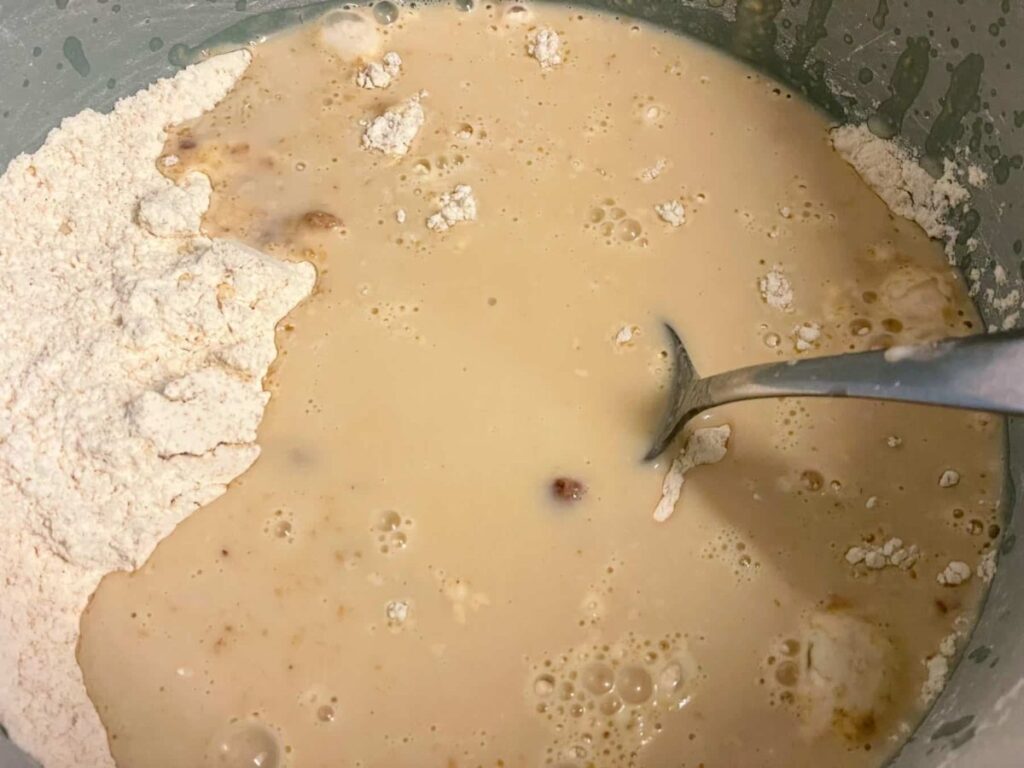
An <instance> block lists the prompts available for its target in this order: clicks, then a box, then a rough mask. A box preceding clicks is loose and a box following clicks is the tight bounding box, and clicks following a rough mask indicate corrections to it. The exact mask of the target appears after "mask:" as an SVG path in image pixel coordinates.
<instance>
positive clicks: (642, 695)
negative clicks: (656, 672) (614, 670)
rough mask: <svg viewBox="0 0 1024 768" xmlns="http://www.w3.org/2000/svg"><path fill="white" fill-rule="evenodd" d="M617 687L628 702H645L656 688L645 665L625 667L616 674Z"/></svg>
mask: <svg viewBox="0 0 1024 768" xmlns="http://www.w3.org/2000/svg"><path fill="white" fill-rule="evenodd" d="M615 688H616V690H617V691H618V693H619V696H621V697H622V700H623V701H624V702H626V703H627V704H643V703H644V702H645V701H647V700H648V699H649V698H651V693H652V692H653V690H654V683H653V682H652V680H651V675H650V674H649V673H648V672H647V670H646V669H644V668H643V667H635V666H632V665H631V666H628V667H623V668H622V669H620V670H619V671H618V674H616V675H615Z"/></svg>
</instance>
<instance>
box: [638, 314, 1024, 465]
mask: <svg viewBox="0 0 1024 768" xmlns="http://www.w3.org/2000/svg"><path fill="white" fill-rule="evenodd" d="M675 341H676V342H677V349H676V357H677V360H679V359H680V355H682V357H683V360H682V362H683V364H684V365H685V366H687V367H688V368H689V365H690V364H689V358H688V357H687V356H686V350H685V348H683V347H682V342H681V341H679V340H678V337H675ZM691 370H692V368H691ZM769 397H856V398H866V399H871V400H896V401H900V402H906V403H925V404H929V405H942V406H946V407H949V408H966V409H969V410H975V411H992V412H996V413H1006V414H1016V415H1021V414H1024V331H1022V330H1017V331H1005V332H1001V333H990V334H983V335H978V336H966V337H963V338H954V339H944V340H942V341H936V342H932V343H929V344H921V345H916V346H906V347H891V348H890V349H887V350H879V351H874V352H859V353H856V354H848V355H834V356H830V357H812V358H806V359H802V360H793V361H789V362H785V363H769V364H767V365H755V366H751V367H749V368H740V369H738V370H735V371H729V372H727V373H720V374H717V375H715V376H708V377H707V378H705V379H698V380H695V381H691V382H690V383H689V384H688V385H683V386H679V387H676V388H675V399H674V401H673V404H672V408H671V410H670V412H669V414H668V415H667V416H666V419H665V421H664V422H663V428H662V430H661V431H660V433H659V435H658V438H657V439H656V440H655V443H654V446H653V447H652V448H651V451H650V452H649V453H648V456H647V458H648V459H651V458H654V457H655V456H657V455H659V454H660V453H661V452H662V451H663V450H664V449H665V447H667V445H668V443H669V442H670V441H671V440H672V438H673V437H674V436H675V435H676V434H677V433H678V432H679V430H680V429H681V428H682V427H683V426H684V425H685V424H686V422H688V421H689V420H690V419H692V418H693V417H694V416H696V415H697V414H698V413H700V412H701V411H705V410H707V409H709V408H714V407H715V406H719V405H725V404H726V403H734V402H737V401H739V400H757V399H761V398H769Z"/></svg>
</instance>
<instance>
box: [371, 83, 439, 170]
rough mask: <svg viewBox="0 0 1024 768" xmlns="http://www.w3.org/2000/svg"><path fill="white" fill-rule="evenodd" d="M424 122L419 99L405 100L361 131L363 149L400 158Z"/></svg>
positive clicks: (424, 118) (415, 97)
mask: <svg viewBox="0 0 1024 768" xmlns="http://www.w3.org/2000/svg"><path fill="white" fill-rule="evenodd" d="M425 120H426V115H425V114H424V112H423V107H422V106H421V105H420V99H419V97H418V96H414V97H412V98H411V99H406V100H405V101H403V102H402V103H401V104H399V105H397V106H395V107H392V108H391V109H389V110H387V111H385V112H384V113H383V114H381V115H378V116H377V117H375V118H374V119H373V120H371V121H370V123H369V124H368V125H367V126H366V130H365V131H363V148H364V149H368V150H371V151H374V152H381V153H383V154H385V155H394V156H396V157H401V156H403V155H405V154H407V153H408V152H409V147H411V146H412V142H413V140H414V139H415V138H416V134H418V133H419V132H420V128H422V127H423V123H424V121H425Z"/></svg>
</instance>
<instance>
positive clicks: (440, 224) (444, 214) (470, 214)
mask: <svg viewBox="0 0 1024 768" xmlns="http://www.w3.org/2000/svg"><path fill="white" fill-rule="evenodd" d="M439 202H440V205H441V208H440V210H438V212H437V213H434V214H431V215H430V217H429V218H427V229H431V230H433V231H434V232H444V231H445V230H447V229H450V228H451V227H454V226H455V225H456V224H459V223H460V222H463V221H473V220H474V219H476V198H475V197H473V188H472V187H470V186H468V185H466V184H459V185H458V186H456V187H455V189H453V190H452V191H451V192H445V193H444V194H443V195H441V199H440V201H439Z"/></svg>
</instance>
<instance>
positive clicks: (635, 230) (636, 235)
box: [583, 197, 647, 246]
mask: <svg viewBox="0 0 1024 768" xmlns="http://www.w3.org/2000/svg"><path fill="white" fill-rule="evenodd" d="M583 226H584V229H590V230H594V231H595V232H597V233H598V234H599V235H600V236H601V237H603V238H604V241H605V243H606V244H607V245H612V244H614V243H616V242H619V243H635V244H637V245H641V246H644V245H647V238H646V236H644V233H643V231H644V230H643V227H642V226H641V225H640V222H639V221H637V220H636V219H634V218H632V217H630V216H628V215H627V214H626V211H625V209H624V208H621V207H619V206H618V205H616V203H615V200H614V199H612V198H610V197H609V198H605V199H604V200H602V201H601V202H600V203H598V204H597V205H595V206H592V207H591V209H590V211H589V212H588V213H587V221H586V223H585V224H584V225H583Z"/></svg>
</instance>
